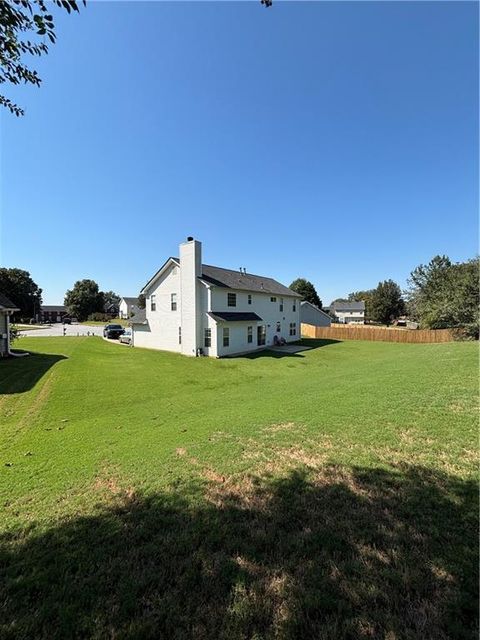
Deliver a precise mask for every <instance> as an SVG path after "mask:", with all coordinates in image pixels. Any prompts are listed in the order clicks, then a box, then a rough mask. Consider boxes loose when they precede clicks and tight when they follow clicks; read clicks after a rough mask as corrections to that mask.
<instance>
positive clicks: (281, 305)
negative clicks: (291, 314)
mask: <svg viewBox="0 0 480 640" xmlns="http://www.w3.org/2000/svg"><path fill="white" fill-rule="evenodd" d="M280 311H283V298H280Z"/></svg>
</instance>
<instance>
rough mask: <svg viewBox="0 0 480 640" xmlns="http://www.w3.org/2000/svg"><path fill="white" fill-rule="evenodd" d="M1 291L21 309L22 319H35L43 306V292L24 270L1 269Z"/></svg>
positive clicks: (19, 315) (18, 314)
mask: <svg viewBox="0 0 480 640" xmlns="http://www.w3.org/2000/svg"><path fill="white" fill-rule="evenodd" d="M0 291H1V292H2V293H3V294H5V295H6V296H7V298H10V300H11V301H12V302H13V303H14V304H15V306H17V307H18V308H19V309H20V311H19V312H18V313H17V314H15V315H16V316H18V317H20V318H33V317H34V316H35V314H36V313H37V312H38V311H39V309H40V305H41V304H42V290H41V289H40V287H39V286H38V285H37V284H36V283H35V282H34V281H33V280H32V278H31V276H30V274H29V272H28V271H24V270H23V269H7V268H0Z"/></svg>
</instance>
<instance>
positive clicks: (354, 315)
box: [335, 311, 365, 324]
mask: <svg viewBox="0 0 480 640" xmlns="http://www.w3.org/2000/svg"><path fill="white" fill-rule="evenodd" d="M335 315H336V316H337V318H338V319H339V321H340V322H345V323H349V322H357V323H360V324H361V323H363V322H364V320H365V312H364V311H335Z"/></svg>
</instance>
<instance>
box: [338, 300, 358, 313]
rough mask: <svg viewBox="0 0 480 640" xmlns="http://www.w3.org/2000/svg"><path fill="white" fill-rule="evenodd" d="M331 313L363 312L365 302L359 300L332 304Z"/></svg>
mask: <svg viewBox="0 0 480 640" xmlns="http://www.w3.org/2000/svg"><path fill="white" fill-rule="evenodd" d="M330 310H331V311H365V302H364V301H363V300H360V301H358V302H356V301H352V302H334V303H333V304H332V305H330Z"/></svg>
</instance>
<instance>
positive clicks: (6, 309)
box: [0, 293, 20, 358]
mask: <svg viewBox="0 0 480 640" xmlns="http://www.w3.org/2000/svg"><path fill="white" fill-rule="evenodd" d="M15 311H20V309H18V308H17V307H16V306H15V305H14V304H13V302H12V301H11V300H9V299H8V298H7V296H4V295H3V293H0V358H5V357H6V356H8V354H9V352H10V334H9V328H10V316H11V315H12V313H15Z"/></svg>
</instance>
